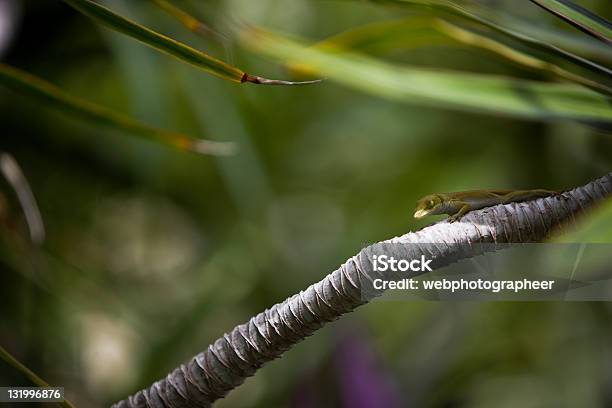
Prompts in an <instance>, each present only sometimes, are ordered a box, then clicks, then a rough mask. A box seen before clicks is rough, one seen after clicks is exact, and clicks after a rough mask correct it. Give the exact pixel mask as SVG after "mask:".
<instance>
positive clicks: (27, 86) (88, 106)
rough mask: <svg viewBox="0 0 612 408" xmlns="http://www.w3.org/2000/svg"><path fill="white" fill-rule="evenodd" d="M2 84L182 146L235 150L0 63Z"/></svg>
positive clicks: (223, 151) (197, 149) (199, 150)
mask: <svg viewBox="0 0 612 408" xmlns="http://www.w3.org/2000/svg"><path fill="white" fill-rule="evenodd" d="M0 85H3V86H5V87H6V88H8V89H11V90H13V91H15V92H18V93H22V94H25V95H28V96H30V97H33V98H35V99H37V100H39V101H41V102H43V103H44V104H45V106H49V107H53V108H56V109H58V110H60V111H63V112H66V113H70V114H72V115H75V116H80V117H82V118H84V119H86V120H89V121H93V122H96V123H100V124H103V125H107V126H111V127H114V128H117V129H120V130H124V131H127V132H130V133H132V134H136V135H139V136H143V137H145V138H148V139H153V140H156V141H158V142H162V143H164V144H166V145H169V146H172V147H174V148H177V149H180V150H190V151H193V152H197V153H203V154H213V155H227V154H231V153H232V152H233V151H234V150H235V149H234V145H233V143H225V142H215V141H211V140H204V139H195V138H192V137H189V136H186V135H183V134H181V133H178V132H172V131H166V130H161V129H157V128H154V127H150V126H147V125H145V124H142V123H140V122H138V121H136V120H134V119H132V118H130V117H127V116H124V115H122V114H119V113H117V112H114V111H112V110H110V109H107V108H104V107H102V106H99V105H96V104H94V103H91V102H89V101H86V100H84V99H81V98H78V97H76V96H73V95H71V94H68V93H66V92H65V91H63V90H61V89H60V88H58V87H56V86H55V85H53V84H51V83H49V82H47V81H45V80H44V79H41V78H38V77H36V76H34V75H31V74H29V73H27V72H24V71H21V70H19V69H17V68H14V67H11V66H8V65H5V64H2V63H0Z"/></svg>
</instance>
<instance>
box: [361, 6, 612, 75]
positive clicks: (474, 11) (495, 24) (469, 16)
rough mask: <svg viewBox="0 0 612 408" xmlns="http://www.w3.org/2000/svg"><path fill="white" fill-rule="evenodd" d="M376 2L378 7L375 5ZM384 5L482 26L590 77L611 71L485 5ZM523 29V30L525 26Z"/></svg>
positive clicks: (611, 71)
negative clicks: (568, 63) (579, 68)
mask: <svg viewBox="0 0 612 408" xmlns="http://www.w3.org/2000/svg"><path fill="white" fill-rule="evenodd" d="M353 1H354V0H353ZM371 1H376V0H371ZM376 2H377V3H378V1H376ZM383 2H385V3H389V4H395V5H401V6H405V7H411V8H417V9H421V10H425V11H428V12H430V13H433V14H434V15H436V16H440V15H441V16H448V15H452V16H457V17H460V18H463V19H465V20H467V21H470V22H472V23H476V24H480V25H483V26H485V27H487V28H489V29H491V30H493V31H496V32H498V33H500V34H503V35H505V36H508V37H510V38H513V39H514V40H517V41H521V42H523V43H524V44H525V45H527V46H529V47H532V48H535V49H539V50H542V51H544V52H547V53H552V54H555V55H556V56H558V57H560V58H564V59H566V60H568V61H571V62H573V63H575V64H577V65H580V66H582V67H584V68H585V69H588V70H590V71H591V72H593V73H597V74H600V75H608V76H611V75H612V70H610V69H608V68H606V67H604V66H601V65H599V64H597V63H595V62H593V61H590V60H588V59H586V58H583V57H581V56H579V55H576V54H573V53H571V52H570V51H567V50H565V49H563V48H560V47H559V46H557V45H554V43H552V42H548V41H547V42H545V41H542V40H540V39H539V38H535V37H534V36H533V35H530V34H528V33H524V32H521V31H519V30H517V29H515V28H513V27H512V25H515V24H514V23H515V21H513V19H511V18H509V17H508V16H504V18H503V19H502V18H500V17H499V15H498V14H499V13H493V12H492V11H491V10H490V9H488V8H487V7H485V6H484V5H479V4H473V3H471V4H463V3H462V2H458V1H456V0H383ZM506 21H510V22H512V23H513V24H511V25H510V26H509V25H508V24H506V23H505V22H506ZM516 23H517V24H516V25H517V26H521V24H519V22H518V21H517V22H516ZM522 26H524V24H523V25H522ZM521 28H522V27H521ZM531 31H533V30H531ZM540 31H542V30H540ZM559 38H561V39H562V38H564V37H560V36H559ZM606 55H607V54H606Z"/></svg>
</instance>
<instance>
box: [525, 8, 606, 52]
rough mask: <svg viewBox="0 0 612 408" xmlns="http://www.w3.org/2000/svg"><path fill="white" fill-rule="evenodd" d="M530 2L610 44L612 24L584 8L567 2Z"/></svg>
mask: <svg viewBox="0 0 612 408" xmlns="http://www.w3.org/2000/svg"><path fill="white" fill-rule="evenodd" d="M531 2H532V3H535V4H537V5H538V6H540V7H542V8H543V9H544V10H546V11H548V12H550V13H552V14H554V15H556V16H557V17H559V18H561V19H563V20H565V21H567V22H568V23H570V24H571V25H573V26H574V27H577V28H578V29H580V30H582V31H584V32H585V33H587V34H589V35H591V36H593V37H595V38H597V39H599V40H601V41H603V42H605V43H606V44H612V23H610V22H609V21H608V20H606V19H605V18H603V17H601V16H599V15H597V14H595V13H593V12H591V11H589V10H587V9H585V8H584V7H581V6H579V5H578V4H575V3H573V2H571V1H569V0H531Z"/></svg>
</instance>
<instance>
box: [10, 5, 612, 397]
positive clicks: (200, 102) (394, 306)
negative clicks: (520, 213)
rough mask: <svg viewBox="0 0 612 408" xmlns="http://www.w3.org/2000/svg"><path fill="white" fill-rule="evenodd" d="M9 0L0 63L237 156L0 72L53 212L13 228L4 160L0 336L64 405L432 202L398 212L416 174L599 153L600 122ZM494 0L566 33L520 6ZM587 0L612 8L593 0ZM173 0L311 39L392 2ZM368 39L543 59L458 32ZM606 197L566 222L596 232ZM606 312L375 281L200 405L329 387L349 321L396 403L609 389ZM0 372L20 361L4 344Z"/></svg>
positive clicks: (451, 183)
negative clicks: (184, 146)
mask: <svg viewBox="0 0 612 408" xmlns="http://www.w3.org/2000/svg"><path fill="white" fill-rule="evenodd" d="M5 2H6V1H5ZM9 3H10V2H9ZM13 3H15V4H19V5H21V7H20V8H19V9H20V12H19V11H17V9H14V10H13V11H15V12H14V13H12V14H10V15H9V17H10V18H12V19H14V20H15V21H18V22H19V24H17V25H15V26H14V30H15V33H14V34H15V35H14V38H13V39H12V41H11V42H10V43H9V44H7V46H6V48H5V49H4V50H3V54H2V56H1V58H2V61H3V62H6V63H8V64H12V65H14V66H17V67H20V68H22V69H24V70H26V71H28V72H31V73H33V74H36V75H39V76H41V77H43V78H46V79H48V80H50V81H51V82H53V83H54V84H56V85H58V86H60V87H61V88H62V89H64V90H65V91H68V92H71V93H73V94H74V95H79V96H81V97H83V98H86V99H89V100H90V101H92V102H97V103H100V104H102V105H104V106H108V107H112V108H113V109H115V110H117V111H119V112H123V113H126V114H128V115H130V116H132V117H134V118H136V119H138V120H140V121H142V122H144V123H147V124H149V125H151V126H158V127H162V128H167V129H174V130H177V131H181V132H185V133H188V134H205V135H207V137H209V138H211V139H214V140H219V141H234V142H236V143H237V144H238V145H239V152H238V154H237V155H235V156H233V157H219V158H215V157H207V156H198V155H195V154H190V153H181V152H177V151H174V150H172V149H168V148H165V147H164V146H163V145H160V144H156V143H154V142H150V141H146V140H141V139H137V138H130V137H128V135H126V134H124V133H122V132H121V131H119V130H114V129H108V128H98V127H97V126H96V125H94V124H88V123H87V122H82V121H78V120H75V119H74V118H71V117H69V116H65V115H63V114H61V113H58V112H56V111H53V110H50V109H47V108H45V107H44V106H42V105H40V104H39V103H37V102H35V101H32V100H29V99H27V98H25V97H22V96H19V95H17V94H15V93H11V92H8V91H6V90H4V89H0V115H1V120H2V122H1V123H2V130H3V134H4V137H3V138H2V142H1V143H2V147H1V149H2V150H3V151H6V152H10V153H11V154H12V155H14V157H15V158H16V159H17V161H18V163H19V164H20V165H21V167H22V169H23V172H24V174H25V175H26V177H27V179H28V181H29V183H30V184H31V187H32V190H33V192H34V195H35V196H36V199H37V201H38V205H39V207H40V210H41V214H42V218H43V220H44V223H45V227H46V232H47V240H46V242H45V244H44V245H43V246H42V247H35V246H33V245H32V244H30V243H29V241H28V235H27V226H26V224H25V220H24V217H23V213H22V211H21V209H20V205H19V203H18V201H17V199H16V197H15V196H14V192H13V191H12V190H11V188H10V187H9V186H8V184H7V183H6V182H4V181H3V184H2V186H3V189H2V190H1V192H0V194H1V197H2V201H1V203H2V204H3V205H2V206H0V220H1V222H2V228H1V229H0V231H1V245H0V251H1V252H0V265H1V269H2V270H1V273H0V298H2V299H3V311H2V315H1V317H0V344H2V345H3V346H4V347H5V348H7V349H9V350H10V351H11V352H12V353H13V354H15V355H16V356H17V357H18V358H19V359H20V360H21V361H22V362H24V363H25V364H27V365H28V366H29V367H30V368H32V369H33V371H35V372H36V373H38V374H39V375H40V376H41V377H42V378H44V379H45V380H47V381H48V382H49V383H51V384H57V385H61V386H64V387H65V388H66V393H67V395H68V396H69V398H71V400H72V401H73V402H74V403H75V404H76V405H77V406H104V405H108V404H110V403H111V402H113V401H115V400H117V399H121V398H124V397H125V396H127V395H128V394H130V393H132V392H134V391H136V390H137V389H140V388H141V387H143V386H146V385H148V384H150V383H151V382H152V381H154V380H156V379H158V378H159V377H161V376H163V375H165V374H166V373H167V372H168V371H169V370H171V369H173V368H174V367H175V366H176V365H177V364H179V363H180V362H182V361H184V360H186V359H188V358H190V357H191V356H193V355H194V354H195V353H197V352H199V351H201V350H202V349H203V348H205V347H206V346H207V345H208V344H209V343H210V342H211V341H212V340H214V339H216V338H217V337H218V336H220V335H221V334H222V333H223V332H225V331H227V330H230V329H231V328H232V327H233V326H234V325H236V324H238V323H240V322H243V321H245V320H246V319H248V318H249V317H250V316H251V315H253V314H256V313H258V312H260V311H262V310H263V309H264V308H266V307H269V306H271V305H272V304H274V303H276V302H279V301H282V300H283V299H285V298H286V297H287V296H289V295H291V294H293V293H295V292H297V291H299V290H301V289H303V288H305V287H306V286H307V285H308V284H310V283H312V282H315V281H317V280H319V279H321V278H322V277H323V276H324V275H325V274H327V273H328V272H330V271H331V270H333V269H335V268H336V267H337V266H338V265H339V264H340V263H341V262H344V260H345V259H346V258H348V257H349V256H351V255H353V254H354V253H356V252H357V251H358V250H359V249H360V248H361V247H362V246H363V245H365V244H367V243H370V242H374V241H378V240H381V239H385V238H389V237H392V236H395V235H400V234H403V233H405V232H407V231H409V230H416V229H418V228H421V227H423V226H425V225H426V224H427V223H429V222H431V221H430V220H424V221H415V220H413V219H412V218H411V213H412V209H413V205H414V202H415V201H416V200H417V199H418V198H420V197H421V196H423V195H426V194H429V193H432V192H436V191H456V190H467V189H474V188H547V189H565V188H569V187H572V186H576V185H582V184H584V183H586V182H587V181H589V180H591V179H594V178H596V177H598V176H601V175H602V174H605V173H606V172H609V171H610V168H611V166H612V137H611V136H612V135H611V134H610V132H609V130H606V129H605V128H597V127H592V126H588V125H585V124H581V123H575V122H539V121H530V120H521V119H512V118H507V117H498V116H494V115H484V114H476V113H465V112H457V111H451V110H448V109H445V108H434V107H429V106H419V105H417V104H414V103H412V104H406V103H403V102H394V101H389V100H385V99H381V98H379V97H377V96H375V95H370V94H362V93H360V92H359V91H356V90H353V89H350V88H346V87H344V86H341V85H337V84H335V83H333V82H331V81H327V82H325V83H323V84H319V85H316V86H309V87H299V88H298V87H281V88H278V87H257V86H249V85H236V84H231V83H227V82H225V81H223V80H220V79H218V78H214V77H211V76H209V75H207V74H205V73H202V72H201V71H198V70H197V69H194V68H192V67H190V66H187V65H185V64H182V63H180V62H178V61H175V60H173V59H172V58H169V57H167V56H165V55H162V54H159V53H157V52H156V51H154V50H151V49H149V48H146V47H145V46H143V45H142V44H139V43H137V42H135V41H133V40H131V39H129V38H127V37H125V36H122V35H120V34H116V33H113V32H110V31H108V30H106V29H103V28H100V27H98V26H96V25H94V24H93V23H92V22H91V21H90V20H88V19H86V18H84V17H83V16H81V15H79V14H78V13H77V12H75V11H74V10H73V9H71V8H70V7H68V6H67V5H65V4H63V3H62V2H60V1H44V2H43V1H36V0H31V1H21V2H20V1H13ZM489 3H491V4H492V5H493V6H494V7H497V8H499V9H503V10H507V11H508V12H509V13H514V14H515V15H516V16H517V17H520V18H527V19H529V21H532V23H533V25H534V26H536V27H537V26H553V25H554V26H558V28H559V29H562V30H567V32H568V33H571V34H574V31H573V29H572V28H571V27H566V26H564V25H563V23H562V22H560V21H558V20H557V19H555V18H554V17H552V16H549V15H547V14H546V13H545V12H544V11H543V10H541V9H539V8H537V7H535V6H529V7H528V6H527V5H525V6H524V7H523V6H521V7H520V8H519V7H516V6H515V4H516V3H515V2H514V1H494V0H490V1H489ZM581 3H583V4H584V5H585V6H588V7H590V8H591V9H592V10H594V11H596V12H598V13H600V14H602V15H603V16H607V17H610V15H611V13H612V5H611V4H610V3H609V2H607V1H604V0H600V1H595V0H592V1H584V2H581ZM0 4H2V3H0ZM105 4H107V5H108V6H109V7H112V8H113V10H116V11H117V12H119V13H120V14H122V15H125V16H128V17H131V18H134V19H137V20H138V21H140V22H142V23H146V24H147V25H148V26H150V27H152V28H155V29H156V30H159V31H160V32H162V33H165V34H168V35H171V36H172V37H173V38H177V39H180V40H181V41H185V42H186V43H188V44H190V45H192V46H194V47H197V48H199V49H202V50H205V51H206V52H208V53H210V54H212V55H214V56H216V57H218V58H220V59H223V60H224V61H227V62H229V63H231V64H233V65H236V66H240V67H242V68H244V69H245V70H247V71H248V72H256V73H258V74H262V75H264V76H267V77H274V78H277V77H286V76H288V75H289V73H288V72H287V71H285V70H283V69H282V68H279V66H278V64H277V63H276V62H274V61H269V60H266V59H265V58H263V57H262V56H260V55H257V54H255V53H253V52H251V51H249V50H245V49H243V48H240V47H237V46H235V44H232V43H229V44H218V43H217V42H215V41H214V40H207V39H202V38H200V37H197V36H196V35H194V34H193V33H190V32H189V31H187V30H185V29H184V28H183V27H182V26H180V24H179V23H177V22H176V21H174V20H173V19H172V18H170V17H169V16H167V15H165V14H164V13H163V11H161V10H159V9H157V8H156V7H155V6H154V5H152V4H150V3H148V2H145V1H138V2H133V1H128V0H123V1H121V0H108V1H105ZM181 4H184V6H185V7H186V8H187V9H189V10H191V11H193V12H194V14H196V15H198V16H199V17H200V18H201V19H202V20H203V21H206V22H207V23H209V24H210V25H211V26H212V27H213V28H215V29H216V30H218V31H220V32H222V33H224V32H229V33H231V30H230V29H229V28H228V27H232V26H233V25H235V24H237V23H240V22H244V21H246V22H248V23H249V24H254V25H260V26H264V27H269V28H271V29H274V30H277V31H280V32H285V33H292V34H295V35H297V36H299V37H302V38H309V39H311V40H313V41H318V40H323V39H325V38H327V37H329V36H331V35H334V34H337V33H339V32H342V31H344V30H346V29H349V28H352V27H356V26H359V25H363V24H368V23H372V22H375V21H381V20H384V19H391V18H396V17H398V14H402V15H404V14H405V15H409V14H410V13H409V11H407V10H403V9H401V8H393V7H384V6H381V5H377V4H372V3H364V2H347V1H343V2H334V1H308V0H283V1H278V0H258V1H257V2H253V1H247V0H231V1H207V2H196V1H191V2H190V1H184V2H181ZM7 10H8V9H7ZM0 13H9V12H7V11H4V10H3V9H2V8H0ZM230 37H231V36H230ZM0 44H2V42H0ZM228 50H231V52H228ZM385 58H386V59H387V60H388V61H390V62H393V63H397V64H411V65H413V66H421V67H434V68H447V69H455V70H458V71H469V72H476V73H487V74H496V75H508V76H513V77H518V78H524V79H534V80H543V79H546V78H544V77H543V76H542V75H543V74H541V73H533V72H530V71H527V70H525V69H523V68H520V67H517V66H515V65H511V64H508V63H507V62H506V61H504V60H502V59H500V58H497V57H495V56H494V55H492V54H490V53H487V52H485V51H483V50H479V49H471V48H465V47H461V48H455V47H445V46H435V47H427V46H423V47H420V48H418V49H410V50H407V51H404V52H402V51H401V50H399V51H398V52H395V53H392V54H391V55H386V56H385ZM609 210H610V208H609V206H608V207H607V208H606V209H605V210H603V209H602V212H601V213H600V214H599V217H602V218H597V219H598V220H599V221H596V222H591V224H588V223H587V224H585V226H584V227H583V230H582V231H577V232H575V234H579V235H576V237H577V238H576V240H578V241H580V242H582V241H589V240H590V239H595V240H597V241H598V242H610V240H611V237H610V228H609V225H610V219H611V216H610V211H609ZM602 214H603V215H602ZM606 214H607V215H606ZM610 312H611V308H610V305H609V304H607V303H593V304H589V303H537V304H536V303H534V304H530V303H460V304H448V303H433V302H404V303H401V302H375V303H373V304H371V305H368V306H366V307H364V308H362V309H360V310H358V311H357V312H355V313H353V314H351V315H349V316H346V317H345V318H343V319H342V320H341V321H339V322H337V323H334V324H332V325H329V326H328V327H326V328H324V329H323V330H321V331H320V332H319V333H317V334H316V335H315V336H313V337H312V338H310V339H308V340H307V341H306V342H304V343H303V344H300V345H299V346H297V347H296V348H294V349H293V350H292V351H291V352H290V353H288V354H287V355H286V356H285V357H284V358H283V359H281V360H279V361H276V362H273V363H271V364H270V365H269V366H267V367H265V368H264V369H262V370H261V371H260V372H258V374H257V376H255V377H253V378H251V379H249V380H247V381H246V383H245V384H244V385H243V386H242V387H240V388H238V389H237V390H235V391H234V392H232V393H231V394H230V396H229V397H228V398H226V399H225V400H222V401H220V402H219V404H218V406H220V407H244V406H249V407H269V406H299V407H309V406H347V405H346V400H344V399H343V397H342V391H341V390H342V379H343V378H344V376H346V375H347V373H346V372H345V371H346V370H345V369H344V368H346V367H345V366H343V365H342V364H341V363H340V362H339V361H340V360H335V359H334V358H333V357H334V356H335V355H337V354H338V353H339V352H340V351H341V350H342V347H343V344H346V343H343V339H346V338H349V339H353V340H355V339H358V340H359V341H360V342H363V343H364V344H365V346H364V347H365V348H366V349H367V350H369V352H370V353H371V354H372V356H373V357H372V358H373V359H374V361H375V362H376V364H377V365H378V367H379V369H380V370H381V371H382V372H384V373H386V374H385V375H386V376H388V377H389V378H390V380H389V381H390V382H391V383H392V388H393V389H395V390H396V392H395V394H394V395H395V397H394V398H395V401H396V402H397V404H398V405H400V406H444V407H450V406H466V407H468V406H469V407H480V406H482V407H489V406H501V407H505V406H507V407H514V406H533V407H543V406H555V407H561V406H567V407H574V406H582V407H604V406H610V405H612V389H611V388H610V383H611V380H612V367H611V366H610V364H609V361H608V360H609V359H608V358H607V356H608V355H609V354H610V353H611V352H612V348H611V346H610V345H611V344H612V341H611V340H612V330H611V329H610V327H612V326H611V325H610V323H611V322H610V320H611V318H610V316H611V315H610ZM360 357H362V356H361V354H359V355H355V358H356V359H358V358H360ZM330 384H331V385H330ZM0 385H27V381H26V380H25V379H24V378H22V377H21V376H20V375H19V373H16V372H14V371H13V370H12V369H11V368H10V367H8V366H6V365H5V364H4V363H2V362H0ZM321 390H328V392H321ZM304 395H309V396H310V397H311V399H308V398H306V397H304ZM312 401H316V402H312ZM313 404H314V405H313ZM343 404H344V405H343Z"/></svg>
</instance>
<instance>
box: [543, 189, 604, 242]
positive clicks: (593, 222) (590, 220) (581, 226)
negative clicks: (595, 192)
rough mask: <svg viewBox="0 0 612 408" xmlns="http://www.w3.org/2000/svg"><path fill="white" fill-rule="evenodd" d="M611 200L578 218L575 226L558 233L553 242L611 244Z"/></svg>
mask: <svg viewBox="0 0 612 408" xmlns="http://www.w3.org/2000/svg"><path fill="white" fill-rule="evenodd" d="M610 225H612V200H610V199H608V200H606V201H604V202H603V203H601V205H599V206H597V208H595V209H593V210H592V211H589V212H588V213H587V214H585V216H584V217H580V218H578V222H577V223H576V225H574V226H572V227H571V228H570V227H568V228H566V229H565V230H563V231H559V232H558V233H557V234H556V235H555V236H554V237H553V239H552V241H553V242H566V243H567V242H581V243H585V242H589V243H612V228H610Z"/></svg>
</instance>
